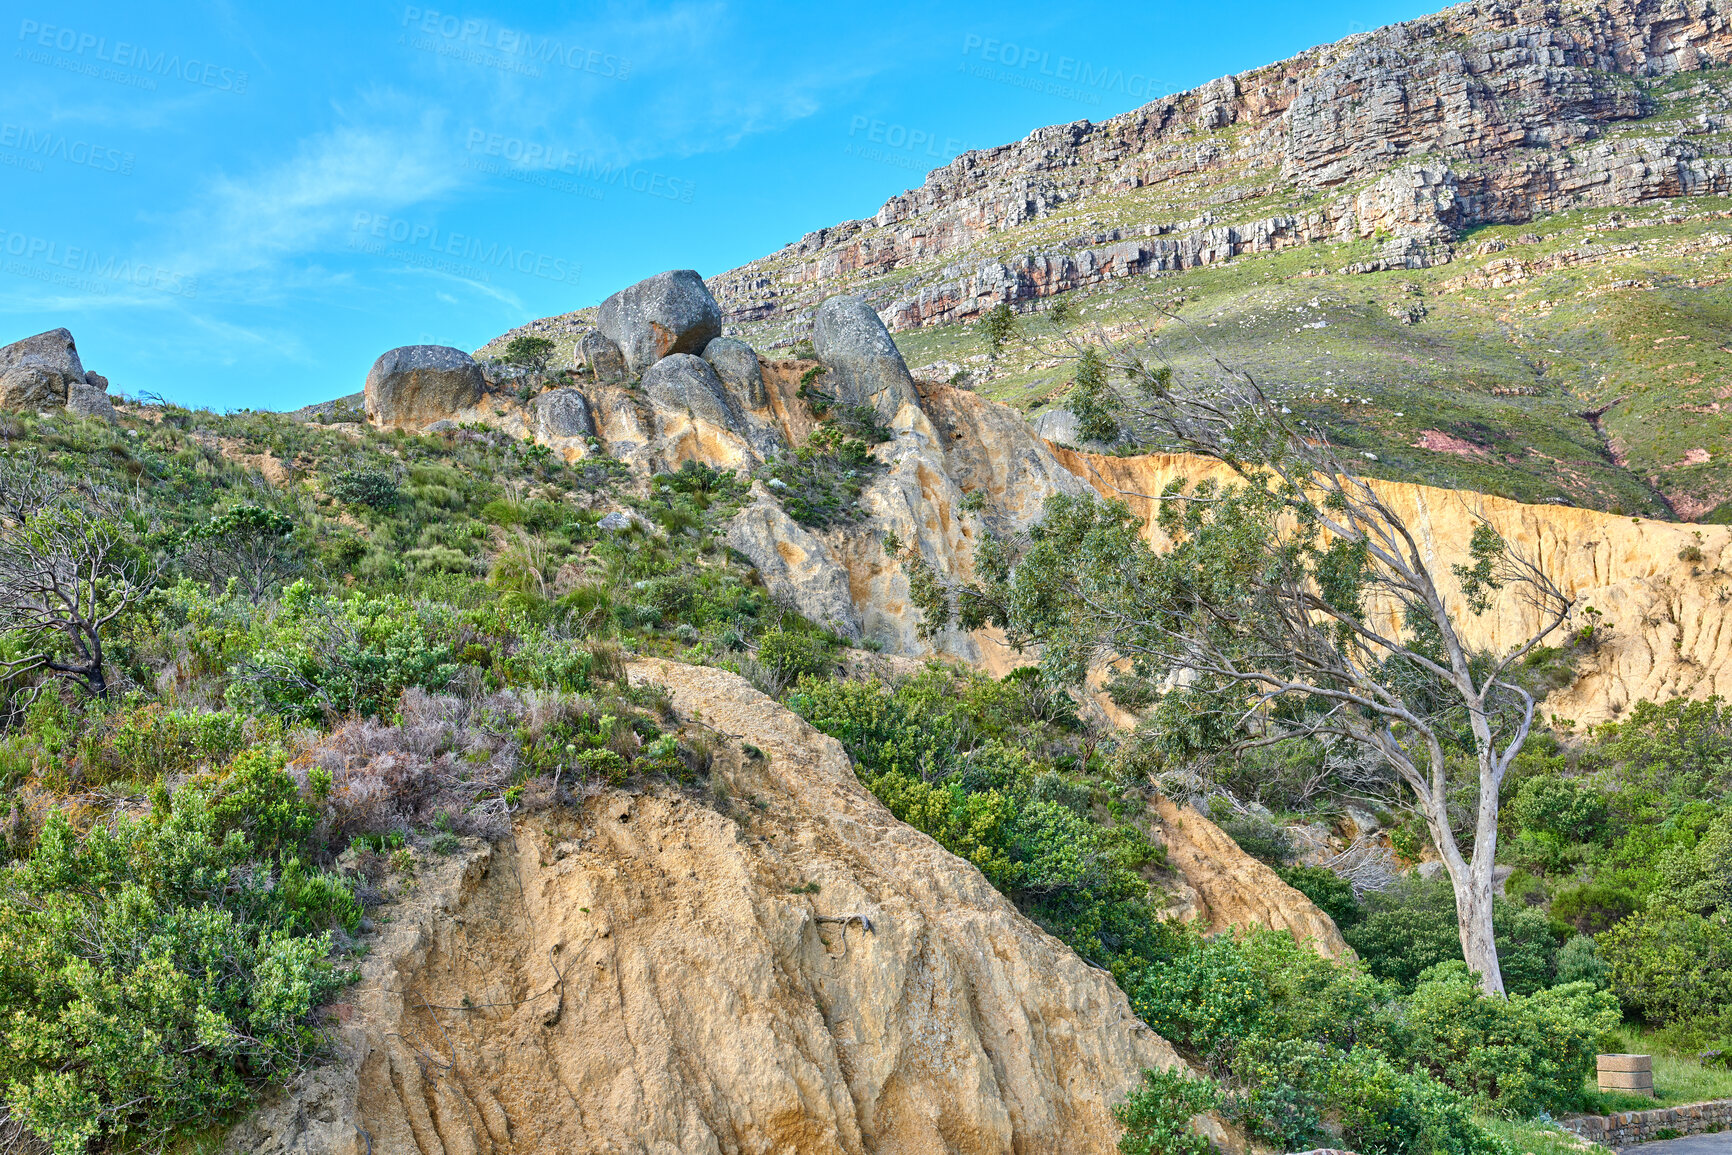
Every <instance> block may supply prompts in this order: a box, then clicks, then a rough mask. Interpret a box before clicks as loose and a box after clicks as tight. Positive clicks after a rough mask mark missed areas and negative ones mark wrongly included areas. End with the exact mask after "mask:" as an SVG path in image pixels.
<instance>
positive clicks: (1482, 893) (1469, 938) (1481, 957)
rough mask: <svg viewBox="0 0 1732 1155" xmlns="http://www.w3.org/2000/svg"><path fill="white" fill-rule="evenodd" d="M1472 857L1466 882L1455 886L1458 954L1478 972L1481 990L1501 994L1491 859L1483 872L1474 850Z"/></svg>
mask: <svg viewBox="0 0 1732 1155" xmlns="http://www.w3.org/2000/svg"><path fill="white" fill-rule="evenodd" d="M1473 859H1474V860H1473V864H1472V865H1471V866H1470V867H1469V868H1468V877H1467V878H1466V879H1465V880H1464V882H1465V885H1462V884H1457V886H1456V888H1455V914H1456V918H1457V919H1458V920H1460V923H1461V957H1462V958H1464V959H1466V960H1467V965H1468V967H1469V968H1470V969H1471V970H1473V971H1474V973H1476V974H1478V975H1479V987H1480V990H1482V991H1484V992H1485V993H1486V994H1488V995H1493V996H1495V997H1498V998H1502V997H1503V993H1504V989H1503V971H1502V970H1501V969H1500V968H1499V966H1498V959H1497V936H1496V934H1495V932H1494V931H1493V930H1492V925H1491V904H1492V892H1491V862H1490V859H1489V856H1488V858H1487V861H1486V863H1485V870H1484V871H1483V872H1482V871H1481V870H1480V856H1479V854H1478V853H1477V852H1476V853H1475V854H1474V856H1473ZM1482 875H1483V877H1482Z"/></svg>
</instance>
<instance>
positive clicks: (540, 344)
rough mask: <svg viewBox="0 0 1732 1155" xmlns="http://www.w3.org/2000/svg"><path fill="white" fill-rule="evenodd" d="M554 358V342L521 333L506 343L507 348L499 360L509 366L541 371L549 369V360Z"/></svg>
mask: <svg viewBox="0 0 1732 1155" xmlns="http://www.w3.org/2000/svg"><path fill="white" fill-rule="evenodd" d="M552 356H553V342H552V341H550V340H548V339H547V338H546V337H532V336H530V335H529V334H528V333H519V334H518V335H517V336H515V337H513V338H511V340H509V341H507V342H506V343H505V348H504V350H503V351H501V352H500V354H499V359H500V360H502V361H504V362H505V363H506V364H508V365H521V366H523V367H524V368H525V369H534V370H536V371H538V372H539V371H541V370H543V369H546V368H547V360H548V358H549V357H552Z"/></svg>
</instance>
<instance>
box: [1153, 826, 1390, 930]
mask: <svg viewBox="0 0 1732 1155" xmlns="http://www.w3.org/2000/svg"><path fill="white" fill-rule="evenodd" d="M1155 819H1156V821H1155V823H1154V826H1155V829H1156V832H1157V833H1158V834H1159V835H1160V838H1161V842H1162V843H1163V844H1165V846H1166V848H1167V861H1168V862H1169V863H1170V864H1171V865H1172V866H1173V867H1175V868H1176V869H1177V870H1178V872H1179V873H1180V874H1181V875H1183V876H1184V879H1185V883H1186V885H1187V886H1188V888H1189V889H1190V891H1191V892H1192V893H1193V894H1195V896H1196V900H1195V907H1194V909H1191V910H1187V911H1183V912H1180V913H1181V914H1182V917H1184V918H1186V919H1187V920H1188V919H1191V918H1201V919H1202V920H1203V921H1204V922H1205V923H1207V924H1208V928H1209V932H1210V933H1211V934H1220V933H1223V932H1225V931H1229V930H1234V929H1237V930H1240V931H1244V930H1250V929H1254V928H1258V927H1268V928H1270V929H1271V930H1285V931H1290V932H1292V935H1293V937H1294V938H1295V939H1296V940H1298V941H1299V942H1308V943H1310V944H1311V945H1312V946H1313V947H1315V948H1316V950H1317V953H1318V954H1320V955H1322V956H1323V957H1325V958H1332V959H1349V958H1354V957H1356V956H1355V955H1354V953H1353V948H1352V947H1350V946H1348V945H1347V943H1346V942H1345V941H1343V940H1342V938H1341V932H1340V931H1339V930H1337V929H1336V927H1335V923H1334V921H1333V920H1331V919H1330V917H1329V916H1328V915H1326V914H1324V913H1323V912H1322V911H1321V910H1319V909H1317V907H1316V906H1315V905H1314V904H1313V903H1312V902H1311V900H1310V899H1308V898H1306V897H1305V896H1304V895H1303V894H1301V893H1299V892H1298V891H1297V890H1294V889H1293V888H1292V887H1291V886H1288V885H1287V884H1286V883H1285V882H1282V881H1281V877H1280V876H1279V875H1278V874H1276V873H1275V872H1274V871H1273V870H1271V869H1269V867H1267V866H1265V865H1263V864H1262V863H1261V862H1258V861H1257V860H1256V859H1255V858H1252V857H1251V856H1250V855H1249V854H1246V853H1245V852H1244V851H1243V850H1240V849H1239V844H1238V843H1236V842H1234V841H1233V840H1232V839H1231V838H1230V837H1228V836H1227V833H1226V832H1225V831H1224V830H1222V829H1221V828H1220V827H1219V826H1216V825H1215V824H1214V823H1213V822H1210V821H1209V820H1208V819H1207V818H1205V817H1203V815H1202V814H1201V813H1199V812H1198V811H1197V810H1195V809H1194V808H1192V807H1189V806H1184V807H1181V806H1177V805H1175V804H1174V803H1173V802H1172V801H1170V800H1169V799H1167V798H1164V797H1162V796H1160V795H1156V797H1155Z"/></svg>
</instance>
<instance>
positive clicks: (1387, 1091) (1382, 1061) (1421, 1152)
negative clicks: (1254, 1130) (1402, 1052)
mask: <svg viewBox="0 0 1732 1155" xmlns="http://www.w3.org/2000/svg"><path fill="white" fill-rule="evenodd" d="M1326 1097H1327V1099H1328V1101H1329V1103H1330V1104H1331V1106H1332V1108H1333V1113H1334V1115H1335V1117H1336V1125H1337V1127H1339V1129H1340V1132H1341V1140H1340V1142H1341V1145H1342V1146H1344V1147H1347V1148H1349V1149H1351V1150H1353V1151H1364V1152H1380V1153H1383V1155H1511V1152H1510V1151H1509V1149H1508V1148H1507V1147H1506V1146H1505V1144H1503V1143H1502V1142H1501V1141H1499V1140H1498V1139H1497V1138H1496V1137H1495V1136H1493V1135H1492V1134H1491V1133H1490V1132H1488V1131H1487V1130H1486V1129H1485V1128H1484V1127H1482V1126H1481V1125H1480V1124H1479V1123H1478V1122H1477V1121H1476V1120H1475V1119H1474V1117H1473V1108H1472V1106H1471V1104H1469V1103H1468V1102H1467V1100H1465V1099H1463V1098H1462V1097H1461V1096H1459V1095H1457V1094H1456V1093H1455V1092H1453V1091H1451V1090H1450V1089H1449V1088H1448V1087H1446V1086H1444V1085H1443V1084H1441V1083H1439V1082H1438V1081H1437V1080H1435V1079H1433V1078H1431V1077H1429V1076H1428V1075H1426V1074H1425V1073H1424V1072H1419V1071H1405V1070H1402V1069H1400V1068H1399V1067H1397V1066H1396V1065H1395V1064H1393V1063H1391V1062H1390V1061H1389V1059H1388V1058H1386V1057H1385V1056H1384V1055H1382V1054H1381V1053H1379V1052H1377V1051H1374V1050H1372V1049H1370V1048H1368V1047H1356V1048H1354V1049H1353V1050H1352V1051H1351V1052H1349V1053H1348V1055H1347V1057H1346V1059H1345V1061H1343V1062H1341V1063H1339V1064H1337V1065H1336V1066H1335V1067H1334V1069H1333V1071H1332V1072H1331V1078H1330V1081H1329V1085H1328V1089H1327V1092H1326Z"/></svg>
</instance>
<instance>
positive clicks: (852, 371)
mask: <svg viewBox="0 0 1732 1155" xmlns="http://www.w3.org/2000/svg"><path fill="white" fill-rule="evenodd" d="M812 347H813V348H814V349H816V350H817V352H818V360H820V361H822V362H824V364H825V365H828V366H829V367H830V370H831V373H832V374H833V376H834V378H835V391H836V398H837V400H839V401H840V402H841V403H842V404H844V405H870V406H871V407H872V408H873V409H875V410H876V411H877V413H878V417H879V420H881V421H883V422H885V423H887V424H888V423H890V422H893V421H895V420H896V414H897V413H898V411H900V410H901V408H902V407H903V406H904V405H918V404H919V400H918V397H917V395H916V393H915V390H914V378H913V376H912V375H910V374H909V372H908V365H907V364H906V363H905V362H904V361H903V360H902V353H901V352H900V351H899V350H898V349H897V348H896V342H894V341H892V340H891V339H890V332H889V330H887V329H886V328H885V327H884V322H883V321H881V320H879V318H878V314H877V313H875V312H874V311H873V310H872V306H870V305H868V304H867V303H866V302H865V300H864V299H863V298H860V297H852V296H846V295H844V296H836V297H831V298H830V299H829V300H827V301H825V302H824V303H823V305H821V306H819V308H818V312H817V315H816V316H814V317H813V318H812Z"/></svg>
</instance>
